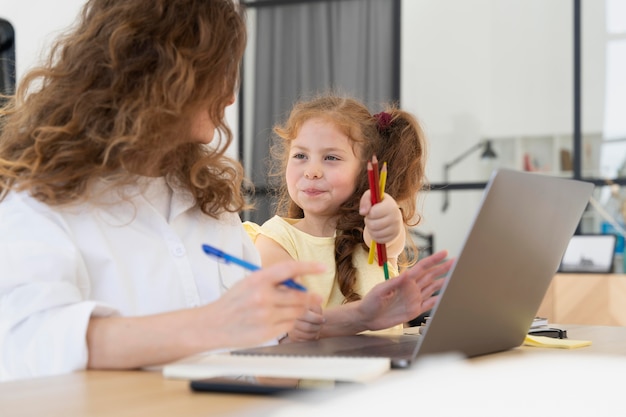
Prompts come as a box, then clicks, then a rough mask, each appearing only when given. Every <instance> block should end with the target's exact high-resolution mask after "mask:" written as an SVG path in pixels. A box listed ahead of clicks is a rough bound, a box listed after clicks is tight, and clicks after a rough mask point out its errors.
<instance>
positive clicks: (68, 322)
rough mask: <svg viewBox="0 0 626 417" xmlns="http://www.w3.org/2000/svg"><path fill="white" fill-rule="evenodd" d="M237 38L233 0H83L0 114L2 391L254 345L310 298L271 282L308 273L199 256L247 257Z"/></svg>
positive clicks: (241, 24)
mask: <svg viewBox="0 0 626 417" xmlns="http://www.w3.org/2000/svg"><path fill="white" fill-rule="evenodd" d="M245 43H246V29H245V17H244V15H243V13H242V9H241V8H240V6H239V5H238V2H236V1H234V0H211V1H206V0H124V1H117V0H89V1H88V2H87V3H86V5H85V8H84V10H83V12H82V14H81V17H80V21H79V22H78V24H77V26H76V27H75V28H74V29H73V31H72V32H71V33H69V34H67V35H66V36H65V37H63V38H62V39H61V40H60V41H59V42H58V43H57V44H56V46H55V47H54V48H53V49H52V51H51V55H50V58H49V60H48V62H47V64H46V65H45V66H43V67H41V68H37V69H34V70H33V71H31V72H30V73H29V74H28V75H26V76H25V77H24V79H23V80H22V83H21V85H20V87H19V90H18V92H17V95H16V97H14V98H12V99H11V101H10V104H9V105H8V106H7V107H6V108H3V109H2V110H0V131H1V132H2V134H1V136H0V381H2V380H9V379H16V378H25V377H30V376H43V375H51V374H58V373H65V372H70V371H74V370H79V369H85V368H107V369H114V368H136V367H141V366H145V365H156V364H162V363H165V362H170V361H173V360H175V359H179V358H181V357H183V356H187V355H191V354H194V353H198V352H201V351H206V350H211V349H224V348H234V347H246V346H254V345H258V344H261V343H263V342H266V341H269V340H271V339H276V338H277V337H278V336H280V335H282V334H284V333H285V332H286V331H287V330H289V329H290V328H292V327H293V325H294V323H295V320H296V319H297V318H298V317H300V316H301V315H302V314H304V313H305V312H306V311H307V309H308V308H311V307H310V306H311V305H312V304H315V303H319V300H318V299H317V297H316V296H315V295H314V294H313V293H312V292H301V291H295V290H291V289H288V288H286V287H285V286H283V285H280V283H281V282H282V281H284V280H285V279H287V278H289V277H294V278H296V279H297V276H298V275H300V274H304V273H306V274H315V273H317V272H320V271H321V270H323V268H322V267H320V266H319V265H316V264H310V263H296V262H291V263H287V264H282V265H280V266H278V265H277V266H276V267H274V268H267V269H265V270H263V271H259V272H256V273H254V274H251V275H249V276H248V277H247V278H246V279H245V280H244V279H242V278H243V277H244V274H245V272H244V271H243V270H241V269H240V268H238V267H236V266H230V265H223V264H218V263H217V262H216V261H215V260H214V259H211V258H209V257H207V256H206V255H205V254H204V253H203V251H202V244H203V243H207V244H210V245H212V246H216V247H218V248H220V249H223V250H224V251H226V252H228V253H230V254H231V255H234V256H238V257H240V258H243V259H245V260H248V261H250V262H254V263H258V262H259V261H260V259H259V256H258V253H257V251H256V249H255V248H254V246H253V245H252V243H251V242H250V240H249V238H248V237H247V236H246V234H245V231H244V229H243V227H242V226H241V221H240V219H239V216H238V211H239V210H240V209H241V208H242V207H243V206H244V204H243V202H244V199H243V196H242V195H241V191H240V190H241V183H242V175H241V173H242V169H241V167H240V166H239V164H238V163H236V162H235V161H231V160H230V159H228V158H226V157H225V155H224V152H225V149H226V147H227V146H228V145H229V143H230V142H231V139H232V135H231V132H230V130H229V129H228V127H227V125H226V124H225V120H224V109H225V108H226V106H228V105H229V104H231V103H232V102H233V100H234V94H235V90H236V87H237V86H236V84H237V79H238V74H239V63H240V61H241V58H242V55H243V52H244V48H245ZM214 132H217V135H218V138H217V140H214V134H215V133H214ZM208 144H210V146H207V145H208Z"/></svg>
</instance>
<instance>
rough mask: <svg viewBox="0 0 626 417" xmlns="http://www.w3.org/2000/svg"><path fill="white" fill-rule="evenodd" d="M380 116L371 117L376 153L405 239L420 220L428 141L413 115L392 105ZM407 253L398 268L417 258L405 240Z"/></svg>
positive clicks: (412, 244) (409, 240)
mask: <svg viewBox="0 0 626 417" xmlns="http://www.w3.org/2000/svg"><path fill="white" fill-rule="evenodd" d="M380 114H381V113H379V115H376V116H375V117H374V119H375V120H376V123H377V129H378V131H379V134H380V137H381V142H380V144H379V147H378V150H377V152H376V154H377V157H378V160H379V161H385V162H387V166H388V168H389V170H388V172H387V184H386V187H385V192H386V193H387V194H389V195H390V196H392V197H393V198H394V199H395V200H396V202H397V203H398V205H399V207H400V210H401V211H402V218H403V220H404V224H405V225H406V227H407V230H406V232H407V236H408V227H410V226H415V225H417V224H418V223H419V222H420V220H421V216H420V215H419V213H418V212H417V198H418V195H419V192H420V191H421V190H423V189H424V188H425V187H426V185H427V181H426V172H425V170H426V146H427V142H426V138H425V135H424V132H423V130H422V128H421V126H420V124H419V122H418V121H417V119H416V118H415V117H414V116H413V115H412V114H410V113H408V112H406V111H404V110H401V109H398V108H397V107H394V106H390V107H388V108H387V109H386V110H385V111H384V112H382V114H383V116H380ZM385 114H386V115H388V116H389V117H387V116H384V115H385ZM407 252H408V253H406V254H403V255H402V256H401V258H400V259H399V260H398V261H399V264H400V265H401V266H408V265H410V264H409V262H408V261H407V259H417V256H416V255H417V247H416V246H415V244H414V243H413V240H412V239H410V238H408V239H407Z"/></svg>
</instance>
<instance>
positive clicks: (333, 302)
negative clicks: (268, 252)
mask: <svg viewBox="0 0 626 417" xmlns="http://www.w3.org/2000/svg"><path fill="white" fill-rule="evenodd" d="M298 221H299V219H287V218H282V217H280V216H274V217H272V218H271V219H269V220H268V221H266V222H265V223H263V225H262V226H259V225H257V224H256V223H252V222H245V223H244V227H245V229H246V231H247V232H248V235H250V237H251V238H252V241H254V240H256V237H257V236H258V235H259V234H262V235H263V236H266V237H268V238H270V239H272V240H274V241H275V242H276V243H278V244H279V245H280V246H281V247H282V248H284V249H285V250H286V251H287V253H289V255H290V256H291V257H292V258H293V259H295V260H299V261H316V262H321V263H324V264H326V265H327V269H326V272H325V273H323V274H317V275H304V276H302V277H301V282H302V284H304V286H306V287H307V288H308V289H309V290H310V291H312V292H315V293H317V294H319V295H321V296H322V297H323V302H322V307H323V308H328V307H335V306H339V305H342V304H343V303H344V296H343V294H341V290H340V289H339V285H338V284H337V282H336V281H335V271H336V268H335V255H334V254H335V238H334V237H318V236H312V235H310V234H308V233H305V232H303V231H301V230H298V229H296V228H295V227H294V226H293V225H294V224H295V223H297V222H298ZM367 257H368V253H367V251H365V250H363V249H359V250H357V251H356V252H355V253H354V255H353V256H352V262H353V264H354V266H355V268H356V270H357V278H356V283H355V291H356V292H357V293H358V294H359V295H361V297H363V296H364V295H365V294H367V293H368V292H369V291H370V290H371V289H372V287H374V286H375V285H376V284H379V283H381V282H383V281H384V280H385V276H384V273H383V268H382V267H380V266H378V263H376V262H374V263H373V264H369V263H367ZM388 267H389V276H390V277H396V276H398V269H397V268H396V267H394V266H393V265H391V264H390V263H389V264H388Z"/></svg>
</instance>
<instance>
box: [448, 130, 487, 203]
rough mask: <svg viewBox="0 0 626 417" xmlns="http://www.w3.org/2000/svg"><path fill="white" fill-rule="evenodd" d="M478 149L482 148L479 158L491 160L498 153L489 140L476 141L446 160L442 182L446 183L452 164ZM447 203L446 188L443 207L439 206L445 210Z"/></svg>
mask: <svg viewBox="0 0 626 417" xmlns="http://www.w3.org/2000/svg"><path fill="white" fill-rule="evenodd" d="M479 149H483V153H482V154H480V159H482V160H493V159H496V158H497V157H498V155H496V153H495V151H494V150H493V148H492V146H491V141H490V140H488V139H486V140H483V141H481V142H478V143H477V144H475V145H474V146H472V147H471V148H469V149H468V150H466V151H465V152H463V153H462V154H461V155H459V156H457V157H456V158H454V159H453V160H452V161H450V162H448V163H447V164H444V166H443V181H444V183H445V184H448V172H449V171H450V168H452V167H453V166H455V165H456V164H458V163H459V162H461V161H462V160H464V159H465V158H467V157H468V156H469V155H470V154H471V153H472V152H474V151H477V150H479ZM449 205H450V197H449V196H448V190H444V194H443V207H441V211H442V212H445V211H446V210H447V209H448V206H449Z"/></svg>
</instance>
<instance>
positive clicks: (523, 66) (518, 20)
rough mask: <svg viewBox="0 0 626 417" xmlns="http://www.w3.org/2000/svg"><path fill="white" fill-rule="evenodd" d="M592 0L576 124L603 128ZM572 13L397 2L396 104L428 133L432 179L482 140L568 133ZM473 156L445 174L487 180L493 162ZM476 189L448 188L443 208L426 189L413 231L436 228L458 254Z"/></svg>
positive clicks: (540, 5) (524, 3) (597, 15)
mask: <svg viewBox="0 0 626 417" xmlns="http://www.w3.org/2000/svg"><path fill="white" fill-rule="evenodd" d="M593 3H594V4H593V5H592V6H589V2H585V6H588V7H586V9H585V11H584V12H585V13H588V14H589V16H590V17H591V18H590V19H589V21H587V22H585V23H584V27H585V33H586V36H585V42H586V51H590V52H591V53H592V54H593V55H589V54H588V55H586V56H585V57H586V60H585V78H584V84H583V86H584V90H583V97H584V99H585V107H584V110H585V111H584V112H583V116H584V119H583V129H584V130H586V131H590V132H600V131H602V122H603V119H602V115H603V99H604V98H603V97H604V93H603V91H604V90H603V88H602V87H603V81H602V80H603V77H604V75H603V71H604V68H603V62H604V61H603V59H604V58H603V55H602V51H603V48H602V47H601V46H602V44H600V45H599V46H600V48H597V46H598V42H602V39H598V37H597V36H596V35H594V34H596V33H598V31H597V30H594V29H593V28H590V25H598V22H600V23H601V22H602V16H603V15H602V3H603V2H593ZM590 7H593V9H590ZM586 17H587V16H586ZM572 21H573V12H572V1H570V0H559V1H556V0H553V1H549V2H547V1H544V0H472V1H467V0H446V1H429V0H404V1H403V3H402V30H403V33H402V67H401V72H402V77H401V80H402V81H401V86H402V93H401V105H402V106H403V107H404V108H405V109H406V110H409V111H411V112H414V113H415V114H416V115H417V116H418V117H419V118H420V120H421V122H422V123H423V125H424V127H425V130H426V133H427V135H428V137H429V141H430V148H429V160H428V168H427V175H428V178H429V180H430V182H431V183H438V182H442V181H443V166H444V164H445V163H447V162H449V161H451V160H453V159H454V158H456V157H457V156H459V155H460V154H462V153H463V152H464V151H465V150H466V149H468V148H469V147H470V146H472V145H473V144H475V143H477V142H479V141H480V140H482V139H485V138H507V137H515V136H517V135H522V134H525V135H543V134H547V135H552V134H563V133H566V134H567V133H569V134H571V132H572V130H573V92H572V90H573V69H572V68H573V67H572V64H573V53H572V51H573V37H572V34H573V24H572ZM590 57H591V58H592V59H593V60H590V61H589V62H588V61H587V60H589V58H590ZM598 87H600V88H598ZM495 145H496V151H498V142H497V141H495ZM500 150H501V151H502V149H500ZM478 160H479V152H476V153H475V154H473V155H471V156H468V157H467V158H466V159H465V160H463V161H462V162H460V163H459V164H458V165H455V166H454V167H453V168H451V169H450V172H449V173H450V181H452V182H479V181H486V180H487V179H488V177H489V174H490V173H491V171H492V169H493V168H495V167H497V166H498V165H497V164H495V165H493V164H492V165H483V164H480V163H479V162H478ZM481 197H482V191H454V192H451V193H450V205H449V208H448V210H447V211H446V212H445V213H443V212H442V210H441V207H442V201H443V192H436V191H431V192H429V193H427V194H426V196H425V201H424V205H423V215H424V218H423V223H422V224H421V226H420V227H419V228H420V230H421V231H423V232H434V233H435V247H436V249H444V248H445V249H448V250H449V252H450V254H451V255H453V256H456V255H457V254H458V252H459V250H460V247H461V246H462V243H463V241H464V238H465V235H466V233H467V231H468V229H469V227H470V224H471V221H472V219H473V218H474V214H475V211H476V210H477V208H478V204H479V202H480V199H481ZM529 203H531V202H529ZM511 221H515V219H511Z"/></svg>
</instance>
